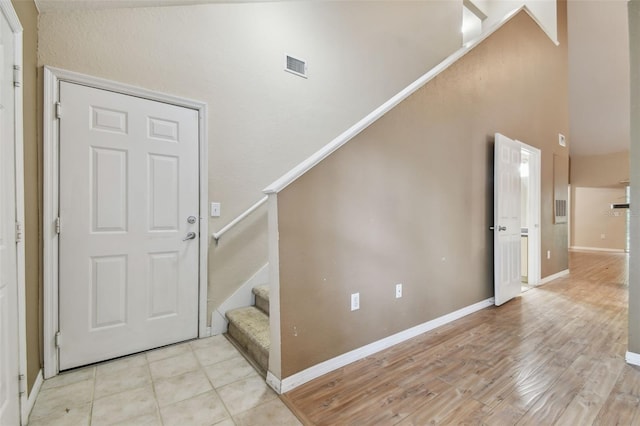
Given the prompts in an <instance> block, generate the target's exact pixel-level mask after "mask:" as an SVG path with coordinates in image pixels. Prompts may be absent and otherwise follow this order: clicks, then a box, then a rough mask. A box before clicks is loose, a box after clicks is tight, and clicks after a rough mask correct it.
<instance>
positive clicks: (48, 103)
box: [42, 66, 210, 379]
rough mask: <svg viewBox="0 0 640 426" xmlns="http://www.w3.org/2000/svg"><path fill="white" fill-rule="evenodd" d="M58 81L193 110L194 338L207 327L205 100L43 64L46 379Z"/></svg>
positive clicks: (47, 370)
mask: <svg viewBox="0 0 640 426" xmlns="http://www.w3.org/2000/svg"><path fill="white" fill-rule="evenodd" d="M61 81H67V82H70V83H75V84H82V85H85V86H89V87H94V88H97V89H103V90H109V91H112V92H116V93H121V94H125V95H131V96H136V97H139V98H144V99H148V100H152V101H157V102H163V103H167V104H171V105H176V106H180V107H184V108H190V109H193V110H196V111H198V122H199V123H198V130H199V131H198V145H199V153H198V154H199V156H200V158H199V167H200V177H199V194H200V206H199V215H200V246H199V248H200V259H199V262H200V266H199V271H198V281H199V282H198V285H199V301H198V336H199V337H206V336H208V335H209V334H210V329H209V328H208V327H207V320H208V318H207V289H208V257H209V256H208V253H209V238H208V236H209V231H208V229H209V215H208V180H209V179H208V178H209V172H208V149H207V143H208V140H207V122H208V120H207V104H206V103H204V102H200V101H196V100H192V99H187V98H183V97H179V96H174V95H169V94H165V93H160V92H155V91H152V90H148V89H144V88H141V87H136V86H131V85H128V84H124V83H119V82H115V81H111V80H106V79H102V78H98V77H93V76H89V75H85V74H80V73H76V72H73V71H67V70H63V69H59V68H53V67H48V66H45V67H44V95H43V102H44V104H43V108H42V109H43V142H44V149H43V156H44V157H43V162H44V165H43V168H44V183H43V202H44V206H43V245H44V249H43V264H44V267H43V275H44V277H43V287H44V288H43V291H44V318H43V322H44V324H43V334H44V378H45V379H48V378H51V377H53V376H55V375H56V374H58V372H59V367H58V365H59V364H58V350H57V348H56V346H55V336H56V333H57V332H58V234H57V233H56V227H55V222H56V218H57V217H58V207H59V206H58V188H59V179H58V177H59V170H58V147H59V141H58V134H59V133H58V119H57V117H56V102H58V99H59V98H60V97H59V85H60V82H61Z"/></svg>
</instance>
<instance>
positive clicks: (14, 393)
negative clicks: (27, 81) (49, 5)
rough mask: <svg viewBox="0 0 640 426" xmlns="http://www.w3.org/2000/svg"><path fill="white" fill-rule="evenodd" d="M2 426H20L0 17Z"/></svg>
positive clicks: (7, 61)
mask: <svg viewBox="0 0 640 426" xmlns="http://www.w3.org/2000/svg"><path fill="white" fill-rule="evenodd" d="M0 17H1V18H0V425H3V426H4V425H18V424H20V401H19V392H20V391H19V383H18V376H19V375H20V365H19V358H18V355H19V354H18V347H19V341H18V276H17V272H18V269H17V252H16V168H15V154H16V152H15V130H14V122H15V121H14V120H15V117H14V112H15V108H14V87H13V43H14V40H13V37H14V36H13V33H12V32H11V28H10V27H9V24H8V22H7V20H6V18H5V17H4V15H3V14H2V13H0Z"/></svg>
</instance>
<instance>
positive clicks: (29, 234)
mask: <svg viewBox="0 0 640 426" xmlns="http://www.w3.org/2000/svg"><path fill="white" fill-rule="evenodd" d="M12 3H13V8H14V9H15V11H16V13H17V15H18V18H19V19H20V23H21V24H22V28H23V39H22V43H23V60H22V64H23V72H22V77H23V85H22V96H23V114H24V115H23V118H24V207H25V208H24V210H25V255H26V259H25V263H26V271H25V285H26V288H25V294H26V307H27V311H26V323H27V324H26V326H27V330H26V331H27V384H28V387H29V392H30V391H31V387H32V386H33V383H34V382H35V379H36V376H37V375H38V371H39V370H40V366H41V357H40V348H41V344H40V342H41V340H42V339H41V324H42V317H41V315H40V312H41V308H40V296H39V295H40V274H41V272H40V271H41V268H40V262H41V255H40V253H41V250H40V248H41V245H40V241H41V238H40V237H41V235H40V220H39V214H38V212H39V211H40V206H41V203H40V199H41V197H40V192H39V191H40V188H41V186H40V185H39V181H40V170H41V167H40V163H39V159H38V152H39V144H38V137H37V123H38V118H37V107H36V88H37V84H36V78H37V77H36V74H37V68H36V60H37V48H38V11H37V9H36V7H35V4H34V3H33V0H13V1H12Z"/></svg>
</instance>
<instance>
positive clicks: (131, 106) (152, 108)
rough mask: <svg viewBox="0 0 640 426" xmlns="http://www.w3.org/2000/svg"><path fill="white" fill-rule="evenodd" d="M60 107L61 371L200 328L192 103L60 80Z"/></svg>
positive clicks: (179, 338)
mask: <svg viewBox="0 0 640 426" xmlns="http://www.w3.org/2000/svg"><path fill="white" fill-rule="evenodd" d="M60 104H61V110H62V114H61V115H62V117H61V119H60V192H59V193H60V224H61V232H60V254H59V264H60V273H59V323H60V339H59V340H60V347H59V355H60V356H59V360H60V361H59V362H60V369H61V370H65V369H69V368H72V367H76V366H80V365H85V364H89V363H93V362H97V361H101V360H105V359H110V358H114V357H118V356H122V355H126V354H130V353H134V352H138V351H143V350H147V349H151V348H155V347H159V346H162V345H167V344H170V343H175V342H178V341H182V340H186V339H190V338H195V337H197V333H198V266H199V263H198V262H199V253H198V251H199V222H200V220H199V215H198V212H199V184H198V182H199V176H198V173H199V171H198V170H199V167H198V164H199V163H198V113H197V111H196V110H192V109H189V108H184V107H178V106H174V105H169V104H165V103H161V102H156V101H151V100H146V99H141V98H138V97H134V96H128V95H123V94H119V93H114V92H110V91H106V90H101V89H95V88H90V87H86V86H82V85H78V84H73V83H68V82H61V83H60Z"/></svg>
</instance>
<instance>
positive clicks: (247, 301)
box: [211, 263, 269, 336]
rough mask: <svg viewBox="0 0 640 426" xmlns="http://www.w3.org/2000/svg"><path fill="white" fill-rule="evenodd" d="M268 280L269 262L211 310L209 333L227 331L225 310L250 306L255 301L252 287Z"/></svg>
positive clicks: (214, 333) (216, 333)
mask: <svg viewBox="0 0 640 426" xmlns="http://www.w3.org/2000/svg"><path fill="white" fill-rule="evenodd" d="M268 282H269V264H268V263H267V264H265V265H264V266H262V268H260V269H258V272H256V273H255V274H253V276H252V277H251V278H249V279H248V280H247V281H246V282H245V283H244V284H242V285H241V286H240V287H239V288H238V289H237V290H236V291H235V292H234V293H233V294H232V295H231V296H230V297H229V298H228V299H227V300H225V301H224V302H222V304H221V305H220V306H218V307H217V308H216V309H214V310H213V312H211V335H212V336H215V335H218V334H222V333H225V332H226V331H227V326H228V325H229V323H228V322H227V318H226V317H225V314H226V313H227V311H230V310H231V309H236V308H242V307H245V306H251V305H253V304H254V302H255V296H254V295H253V292H252V291H251V290H253V288H254V287H255V286H258V285H262V284H266V283H268Z"/></svg>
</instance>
